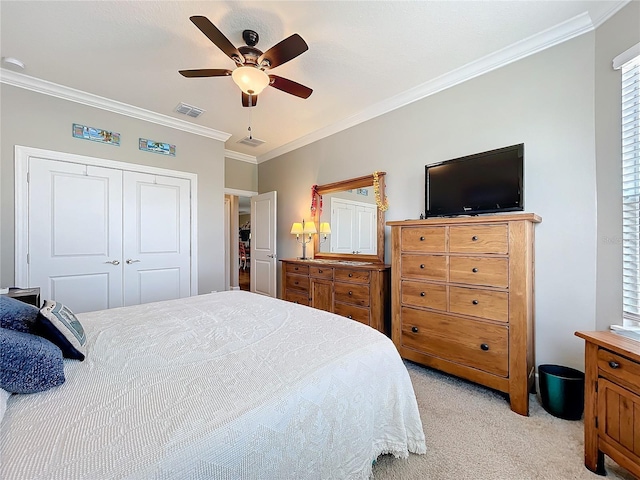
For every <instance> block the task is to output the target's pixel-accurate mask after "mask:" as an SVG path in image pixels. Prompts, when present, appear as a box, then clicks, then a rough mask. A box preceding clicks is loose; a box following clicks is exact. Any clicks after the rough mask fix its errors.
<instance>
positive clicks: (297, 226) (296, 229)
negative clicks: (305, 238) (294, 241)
mask: <svg viewBox="0 0 640 480" xmlns="http://www.w3.org/2000/svg"><path fill="white" fill-rule="evenodd" d="M291 233H292V234H293V235H302V234H303V233H304V232H303V231H302V224H301V223H300V222H295V223H294V224H293V225H291Z"/></svg>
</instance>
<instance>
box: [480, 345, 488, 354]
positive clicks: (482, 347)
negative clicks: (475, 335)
mask: <svg viewBox="0 0 640 480" xmlns="http://www.w3.org/2000/svg"><path fill="white" fill-rule="evenodd" d="M480 349H481V350H484V351H485V352H486V351H487V350H489V345H487V344H486V343H483V344H482V345H480Z"/></svg>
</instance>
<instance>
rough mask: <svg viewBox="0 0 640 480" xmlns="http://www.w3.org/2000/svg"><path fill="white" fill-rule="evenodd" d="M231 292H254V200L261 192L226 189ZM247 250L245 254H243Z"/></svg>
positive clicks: (228, 285) (228, 265) (226, 240)
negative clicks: (252, 203)
mask: <svg viewBox="0 0 640 480" xmlns="http://www.w3.org/2000/svg"><path fill="white" fill-rule="evenodd" d="M224 192H225V249H226V252H227V255H226V257H225V275H226V279H227V290H247V291H250V289H251V197H252V196H254V195H257V194H258V192H252V191H247V190H235V189H229V188H225V191H224ZM241 245H242V246H243V247H244V255H243V253H242V251H241Z"/></svg>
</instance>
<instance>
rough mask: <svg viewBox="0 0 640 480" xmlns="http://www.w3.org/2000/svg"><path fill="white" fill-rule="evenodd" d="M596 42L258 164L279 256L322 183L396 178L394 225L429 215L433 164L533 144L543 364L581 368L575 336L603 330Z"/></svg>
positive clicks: (529, 183)
mask: <svg viewBox="0 0 640 480" xmlns="http://www.w3.org/2000/svg"><path fill="white" fill-rule="evenodd" d="M594 46H595V33H593V32H592V33H588V34H585V35H582V36H581V37H579V38H576V39H573V40H570V41H568V42H566V43H563V44H561V45H559V46H556V47H553V48H551V49H548V50H546V51H543V52H541V53H538V54H536V55H533V56H531V57H528V58H526V59H523V60H521V61H518V62H515V63H513V64H511V65H508V66H505V67H503V68H500V69H498V70H496V71H493V72H490V73H488V74H485V75H482V76H480V77H477V78H475V79H473V80H471V81H468V82H465V83H463V84H461V85H458V86H456V87H453V88H450V89H448V90H445V91H443V92H440V93H438V94H435V95H433V96H430V97H428V98H425V99H423V100H420V101H418V102H415V103H412V104H410V105H407V106H405V107H403V108H401V109H398V110H395V111H393V112H390V113H387V114H385V115H383V116H380V117H378V118H375V119H372V120H370V121H368V122H366V123H363V124H360V125H358V126H355V127H353V128H350V129H349V130H346V131H343V132H340V133H338V134H335V135H332V136H331V137H328V138H325V139H323V140H320V141H317V142H315V143H313V144H311V145H308V146H305V147H303V148H300V149H298V150H296V151H293V152H290V153H288V154H285V155H282V156H280V157H278V158H275V159H272V160H270V161H267V162H264V163H261V164H259V166H258V173H259V176H258V179H259V191H260V192H266V191H270V190H277V191H278V232H279V233H278V257H279V258H289V257H294V256H296V255H299V254H300V247H299V245H297V244H296V242H295V239H294V238H293V236H292V235H289V233H288V232H289V229H290V226H291V222H293V221H294V220H298V219H300V218H303V217H305V218H308V217H309V204H310V188H311V185H313V184H324V183H330V182H334V181H338V180H343V179H347V178H350V177H357V176H361V175H366V174H370V173H372V172H373V171H374V170H380V171H386V172H387V176H386V185H387V194H388V198H389V210H388V211H387V215H386V218H387V220H403V219H408V218H418V217H419V215H420V213H421V212H423V211H424V166H425V164H427V163H434V162H439V161H442V160H447V159H450V158H455V157H458V156H462V155H468V154H472V153H477V152H482V151H486V150H490V149H493V148H498V147H504V146H507V145H513V144H516V143H521V142H523V143H524V144H525V209H526V211H528V212H535V213H537V214H538V215H541V216H542V219H543V222H542V223H541V224H540V225H538V226H537V227H536V237H537V238H536V284H535V288H536V295H537V297H536V315H537V318H536V352H537V363H538V364H539V363H546V362H553V363H559V364H564V365H573V366H581V365H582V362H583V344H582V341H581V340H579V339H578V338H576V337H575V336H574V332H575V331H576V330H592V329H594V328H595V300H594V298H595V274H596V269H595V259H596V215H595V209H596V170H595V169H596V164H595V160H596V159H595V133H594V130H595V128H594V93H593V92H594ZM389 232H390V229H389V228H388V227H387V229H386V239H387V243H386V256H385V258H386V259H387V261H389V260H390V258H391V256H390V243H391V242H390V235H389Z"/></svg>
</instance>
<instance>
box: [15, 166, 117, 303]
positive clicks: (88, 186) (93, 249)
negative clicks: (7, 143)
mask: <svg viewBox="0 0 640 480" xmlns="http://www.w3.org/2000/svg"><path fill="white" fill-rule="evenodd" d="M29 176H30V178H29V205H30V209H29V221H28V225H29V227H28V228H29V284H30V285H35V286H39V287H40V289H41V298H43V299H51V300H57V301H60V302H62V303H64V304H66V305H68V306H69V308H71V310H73V311H74V312H77V313H80V312H87V311H93V310H101V309H105V308H112V307H120V306H122V304H123V303H122V300H123V299H122V265H121V262H122V172H121V171H120V170H115V169H110V168H103V167H95V166H87V165H81V164H76V163H66V162H58V161H55V160H45V159H40V158H31V159H30V160H29Z"/></svg>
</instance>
